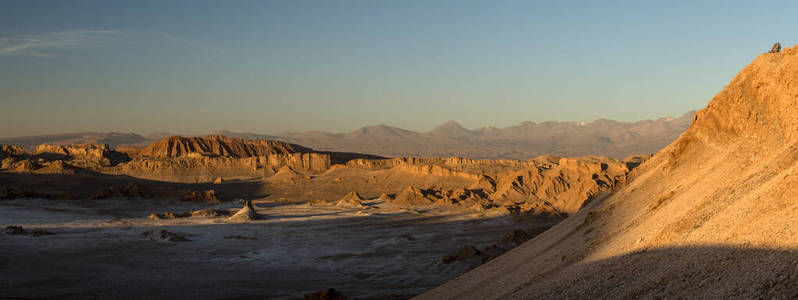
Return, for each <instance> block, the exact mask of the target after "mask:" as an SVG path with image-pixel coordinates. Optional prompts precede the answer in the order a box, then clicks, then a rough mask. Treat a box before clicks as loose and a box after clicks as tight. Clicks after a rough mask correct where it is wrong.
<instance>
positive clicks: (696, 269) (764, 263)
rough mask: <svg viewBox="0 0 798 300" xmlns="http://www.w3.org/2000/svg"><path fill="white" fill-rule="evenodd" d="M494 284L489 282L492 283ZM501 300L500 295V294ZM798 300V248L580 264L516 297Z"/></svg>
mask: <svg viewBox="0 0 798 300" xmlns="http://www.w3.org/2000/svg"><path fill="white" fill-rule="evenodd" d="M486 280H488V279H486ZM497 296H500V295H497ZM683 297H689V298H694V299H733V298H740V299H796V298H798V249H769V248H749V247H743V246H723V245H716V246H690V247H668V248H660V249H649V250H643V251H638V252H634V253H630V254H626V255H622V256H618V257H613V258H609V259H604V260H600V261H596V262H591V263H576V264H574V265H571V266H569V267H566V268H565V269H562V270H560V271H559V273H554V274H549V276H546V277H545V279H544V280H540V281H531V282H529V283H527V284H526V285H525V286H523V287H520V288H519V289H517V290H516V291H515V292H514V293H513V294H512V295H503V296H500V298H519V299H607V298H612V299H641V298H643V299H663V298H666V299H667V298H683Z"/></svg>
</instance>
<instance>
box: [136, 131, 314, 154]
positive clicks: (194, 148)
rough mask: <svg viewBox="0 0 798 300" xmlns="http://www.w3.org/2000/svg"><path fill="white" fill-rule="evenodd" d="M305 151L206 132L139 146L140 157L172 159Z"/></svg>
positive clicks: (304, 151) (266, 141)
mask: <svg viewBox="0 0 798 300" xmlns="http://www.w3.org/2000/svg"><path fill="white" fill-rule="evenodd" d="M307 152H312V150H310V149H308V148H305V147H302V146H299V145H294V144H289V143H285V142H280V141H270V140H254V141H253V140H244V139H237V138H228V137H224V136H219V135H209V136H205V137H180V136H170V137H168V138H166V139H163V140H160V141H157V142H155V143H153V144H151V145H149V146H147V147H145V148H143V149H141V151H140V152H139V153H138V155H139V156H141V157H156V158H171V157H180V156H186V155H189V154H191V153H198V154H200V155H203V156H222V157H236V158H242V157H252V156H266V155H271V154H290V153H307Z"/></svg>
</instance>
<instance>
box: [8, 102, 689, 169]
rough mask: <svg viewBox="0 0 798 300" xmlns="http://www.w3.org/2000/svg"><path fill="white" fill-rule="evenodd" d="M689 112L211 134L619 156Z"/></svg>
mask: <svg viewBox="0 0 798 300" xmlns="http://www.w3.org/2000/svg"><path fill="white" fill-rule="evenodd" d="M694 114H695V111H690V112H688V113H686V114H684V115H683V116H681V117H679V118H660V119H658V120H654V121H652V120H645V121H638V122H618V121H613V120H606V119H599V120H596V121H593V122H589V123H585V122H555V121H549V122H543V123H534V122H523V123H521V124H518V125H516V126H510V127H505V128H496V127H491V126H486V127H482V128H478V129H472V130H469V129H466V128H463V126H461V125H460V124H459V123H457V122H455V121H448V122H446V123H444V124H442V125H440V126H438V127H436V128H434V129H433V130H431V131H429V132H415V131H410V130H405V129H401V128H397V127H391V126H387V125H376V126H367V127H363V128H360V129H357V130H355V131H352V132H349V133H328V132H323V131H306V132H283V133H279V134H275V135H265V134H258V133H251V132H232V131H227V130H221V131H217V132H213V133H211V134H214V135H223V136H227V137H235V138H243V139H249V140H263V139H266V140H281V141H285V142H289V143H294V144H299V145H302V146H305V147H310V148H313V149H315V150H320V151H339V152H357V153H368V154H375V155H381V156H388V157H397V156H413V157H450V156H460V157H469V158H484V159H529V158H531V157H535V156H538V155H559V156H583V155H602V156H610V157H616V158H624V157H626V156H629V155H633V154H647V153H655V152H658V151H659V150H660V149H662V148H663V147H665V146H666V145H668V144H669V143H670V142H671V141H673V140H675V139H676V138H677V137H678V136H679V135H680V134H681V133H682V132H684V131H685V130H686V129H687V127H688V126H689V125H690V122H691V120H692V117H693V115H694ZM168 135H169V133H156V134H151V135H149V136H147V137H143V136H141V135H138V134H132V133H97V132H89V133H75V134H60V135H46V136H30V137H17V138H4V139H0V144H13V145H20V146H23V147H31V146H34V145H38V144H42V143H51V144H73V143H101V144H109V145H110V146H112V147H117V146H145V145H148V144H149V143H152V142H154V141H155V140H157V139H161V138H163V137H165V136H168Z"/></svg>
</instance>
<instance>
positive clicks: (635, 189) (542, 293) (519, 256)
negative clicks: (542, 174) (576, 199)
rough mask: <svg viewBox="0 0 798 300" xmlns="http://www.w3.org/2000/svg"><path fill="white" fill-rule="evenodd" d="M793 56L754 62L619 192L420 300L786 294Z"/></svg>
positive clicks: (796, 232) (794, 117) (791, 51)
mask: <svg viewBox="0 0 798 300" xmlns="http://www.w3.org/2000/svg"><path fill="white" fill-rule="evenodd" d="M796 145H798V47H792V48H787V49H785V50H784V51H783V52H781V53H765V54H761V55H760V56H758V57H757V58H756V59H755V60H754V61H753V62H752V63H751V64H750V65H748V66H747V67H745V68H744V69H743V70H742V71H740V73H739V74H738V75H737V76H736V77H735V78H734V79H733V80H732V81H731V82H730V83H729V84H728V85H727V86H726V87H725V88H724V89H723V90H722V91H721V92H720V93H718V94H717V95H716V96H715V97H714V98H713V99H712V101H711V102H710V103H709V104H708V105H707V107H706V108H705V109H703V110H701V111H699V112H698V113H697V114H696V115H695V117H694V119H693V123H692V125H691V126H690V128H689V129H688V130H687V131H686V132H685V133H684V134H682V135H681V136H680V137H679V138H678V139H677V140H676V141H674V142H673V143H671V144H670V145H669V146H668V147H666V148H665V149H663V150H662V151H660V152H659V153H658V154H656V155H655V156H654V157H653V158H652V159H650V160H648V161H647V162H645V163H644V164H643V165H641V166H640V167H639V168H637V169H635V171H633V176H634V177H635V179H633V180H632V181H631V182H630V183H629V184H628V185H626V186H625V187H623V188H621V189H619V190H618V191H616V192H615V193H614V194H613V195H612V196H610V197H608V198H606V199H604V200H601V201H594V202H592V203H591V204H590V205H589V206H588V207H587V208H586V209H583V210H581V211H580V212H579V213H577V214H576V215H574V216H572V217H570V218H568V219H567V220H565V221H563V222H562V223H560V224H558V225H557V226H556V227H554V228H552V229H551V230H549V231H547V232H546V233H544V234H542V235H540V236H538V237H537V238H535V239H534V240H532V241H529V242H527V243H526V244H524V245H522V246H520V247H518V248H516V249H514V250H513V251H511V252H509V253H507V254H506V255H504V256H502V257H499V258H497V259H495V260H493V261H491V262H489V263H487V264H485V265H483V266H481V267H479V268H477V269H475V270H473V271H471V272H469V273H467V274H465V275H463V276H461V277H459V278H457V279H455V280H453V281H450V282H448V283H446V284H444V285H442V286H440V287H438V288H436V289H434V290H432V291H430V292H428V293H426V294H423V295H421V296H420V298H427V299H438V298H458V299H460V298H474V299H490V298H493V299H508V298H509V299H512V298H528V299H551V298H589V299H592V298H639V297H655V296H664V297H690V298H693V297H697V298H704V297H710V298H758V297H766V298H792V297H795V296H796V295H798V223H796V222H797V221H798V170H796V169H797V168H798V164H796V159H797V158H798V148H796Z"/></svg>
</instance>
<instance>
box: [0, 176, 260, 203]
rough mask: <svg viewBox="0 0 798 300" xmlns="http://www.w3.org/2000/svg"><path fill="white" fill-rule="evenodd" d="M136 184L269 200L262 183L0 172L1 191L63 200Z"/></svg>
mask: <svg viewBox="0 0 798 300" xmlns="http://www.w3.org/2000/svg"><path fill="white" fill-rule="evenodd" d="M126 183H136V184H141V185H143V186H149V187H170V188H174V189H179V190H190V191H205V190H215V191H216V194H217V196H218V197H219V198H220V199H221V200H223V201H230V200H233V199H244V200H250V199H258V198H264V197H267V196H269V194H268V192H267V191H266V190H265V187H264V185H263V183H262V182H260V181H257V180H252V181H228V182H225V183H222V184H213V183H175V182H166V181H157V180H149V179H142V178H136V177H131V176H127V175H110V174H102V173H97V172H93V171H88V170H80V172H78V173H76V174H29V173H15V172H7V171H0V188H2V187H16V188H23V189H29V190H34V191H37V192H41V193H46V194H52V195H55V196H56V198H63V199H87V198H89V197H90V196H91V195H92V194H93V193H94V192H96V191H97V190H99V189H103V188H107V187H109V186H113V185H118V184H126Z"/></svg>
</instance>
